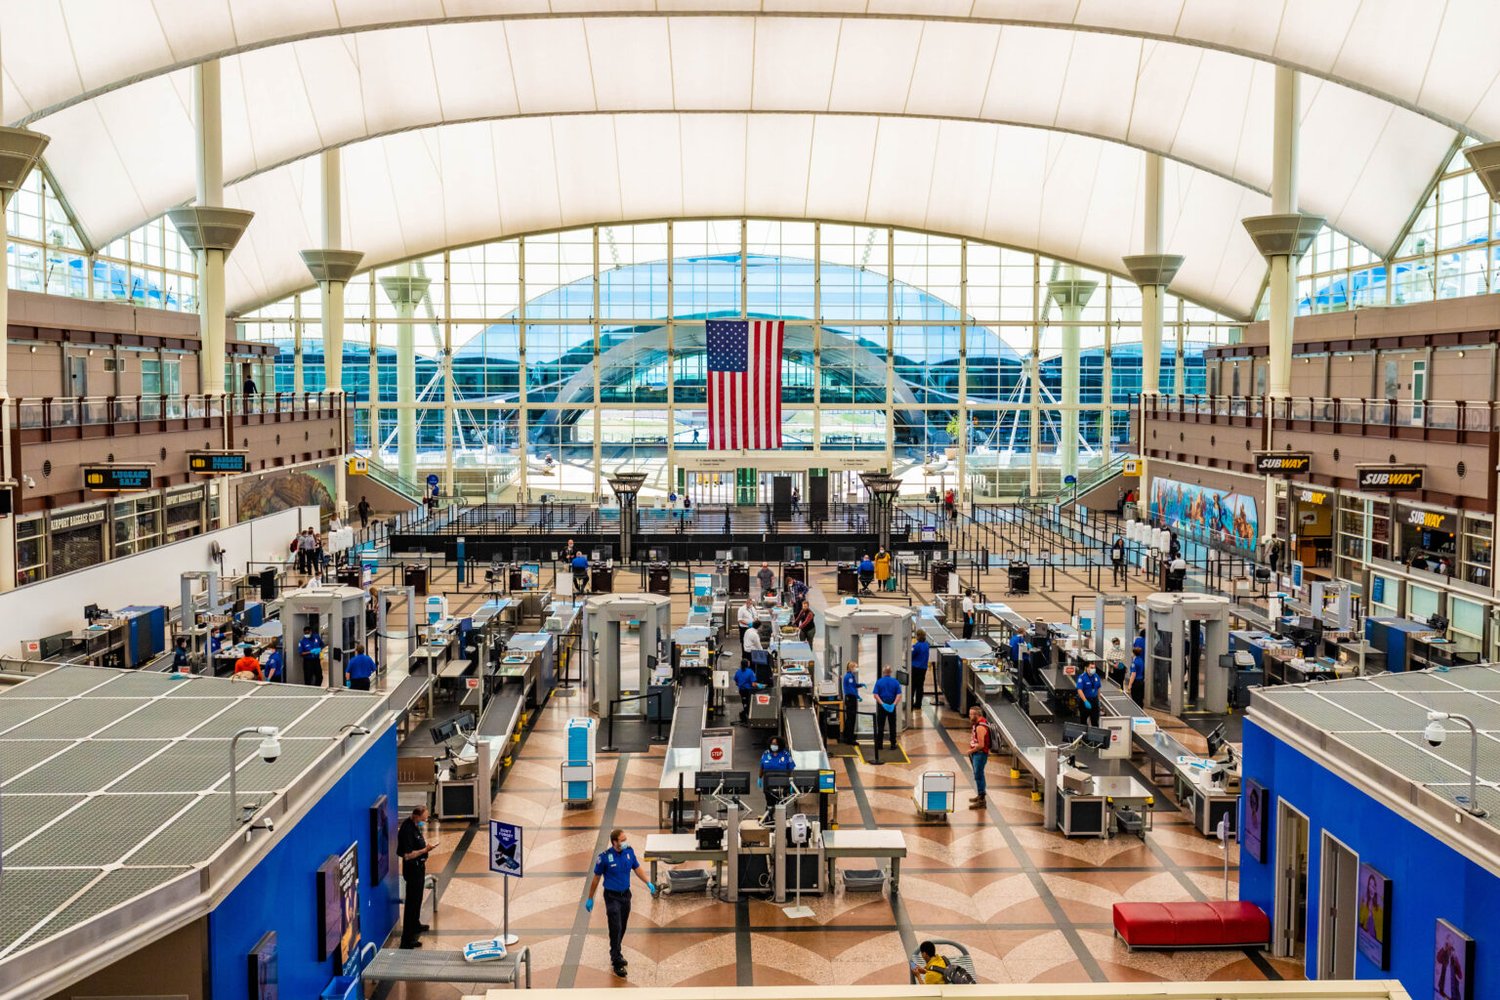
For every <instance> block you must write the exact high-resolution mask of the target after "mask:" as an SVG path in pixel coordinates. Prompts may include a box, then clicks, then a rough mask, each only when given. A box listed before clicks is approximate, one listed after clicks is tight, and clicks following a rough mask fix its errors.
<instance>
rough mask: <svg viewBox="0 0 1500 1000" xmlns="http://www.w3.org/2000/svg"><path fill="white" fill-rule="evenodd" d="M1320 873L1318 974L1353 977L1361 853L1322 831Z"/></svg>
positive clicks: (1322, 975)
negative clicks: (1358, 853)
mask: <svg viewBox="0 0 1500 1000" xmlns="http://www.w3.org/2000/svg"><path fill="white" fill-rule="evenodd" d="M1322 853H1323V858H1322V864H1321V866H1320V869H1321V871H1320V874H1319V877H1318V978H1319V979H1353V978H1354V928H1355V925H1356V924H1357V923H1358V922H1359V918H1358V917H1357V916H1356V914H1355V906H1356V895H1357V889H1356V883H1357V882H1358V879H1359V855H1357V854H1355V853H1354V852H1353V851H1351V850H1349V848H1347V847H1345V846H1344V845H1343V844H1342V843H1340V842H1339V840H1338V839H1337V838H1335V837H1334V836H1332V835H1331V834H1329V833H1328V832H1327V831H1326V830H1325V831H1324V832H1323V851H1322Z"/></svg>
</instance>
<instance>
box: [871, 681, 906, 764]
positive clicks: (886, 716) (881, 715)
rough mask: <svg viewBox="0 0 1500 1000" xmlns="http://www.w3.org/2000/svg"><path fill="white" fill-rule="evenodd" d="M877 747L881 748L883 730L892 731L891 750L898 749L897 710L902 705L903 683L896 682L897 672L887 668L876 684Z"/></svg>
mask: <svg viewBox="0 0 1500 1000" xmlns="http://www.w3.org/2000/svg"><path fill="white" fill-rule="evenodd" d="M874 694H875V746H876V747H877V748H879V746H880V733H881V730H882V729H887V728H888V729H890V731H891V749H892V750H894V749H896V709H897V708H898V707H899V706H900V705H901V682H900V681H898V680H896V675H895V670H894V668H892V667H886V668H885V673H883V674H882V675H881V677H880V679H879V680H877V681H876V682H875V690H874Z"/></svg>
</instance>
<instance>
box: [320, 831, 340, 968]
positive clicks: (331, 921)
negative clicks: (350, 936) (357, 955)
mask: <svg viewBox="0 0 1500 1000" xmlns="http://www.w3.org/2000/svg"><path fill="white" fill-rule="evenodd" d="M343 913H344V900H343V894H342V893H340V892H339V858H338V856H337V855H334V854H330V855H329V856H328V860H327V861H324V862H323V863H322V864H321V865H319V866H318V960H319V961H323V960H324V959H327V958H328V957H329V956H330V955H333V954H335V953H336V952H337V951H338V947H339V939H340V938H342V937H343V935H344V922H343Z"/></svg>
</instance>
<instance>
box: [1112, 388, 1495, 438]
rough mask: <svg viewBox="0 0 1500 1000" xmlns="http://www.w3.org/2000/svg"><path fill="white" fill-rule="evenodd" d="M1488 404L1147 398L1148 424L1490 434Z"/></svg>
mask: <svg viewBox="0 0 1500 1000" xmlns="http://www.w3.org/2000/svg"><path fill="white" fill-rule="evenodd" d="M1497 406H1500V404H1496V403H1493V402H1488V401H1478V402H1468V401H1465V400H1444V399H1431V400H1411V399H1369V398H1350V397H1331V396H1286V397H1267V396H1142V397H1141V413H1142V414H1143V416H1144V417H1145V418H1146V419H1157V420H1173V419H1179V420H1180V419H1187V418H1189V417H1194V418H1197V417H1209V418H1218V417H1223V418H1233V417H1242V418H1248V419H1264V418H1265V416H1266V415H1267V414H1270V416H1271V419H1273V420H1277V421H1283V422H1287V421H1297V422H1301V423H1313V424H1326V425H1331V426H1334V427H1337V426H1351V427H1409V428H1419V429H1425V430H1461V431H1471V432H1477V433H1490V432H1494V431H1497V430H1500V411H1497Z"/></svg>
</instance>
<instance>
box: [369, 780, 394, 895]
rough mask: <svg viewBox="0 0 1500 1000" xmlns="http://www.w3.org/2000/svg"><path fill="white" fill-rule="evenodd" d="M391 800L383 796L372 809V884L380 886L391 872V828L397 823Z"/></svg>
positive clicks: (392, 838)
mask: <svg viewBox="0 0 1500 1000" xmlns="http://www.w3.org/2000/svg"><path fill="white" fill-rule="evenodd" d="M395 819H396V817H395V814H394V813H393V812H391V805H390V799H389V798H388V797H387V796H384V795H382V796H381V797H380V798H378V799H376V800H375V804H374V805H373V806H371V807H370V884H371V885H379V884H380V883H381V882H384V881H385V877H386V876H387V875H389V874H390V872H391V842H392V841H393V840H395V838H394V837H392V836H391V826H392V824H393V823H394V822H395Z"/></svg>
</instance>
